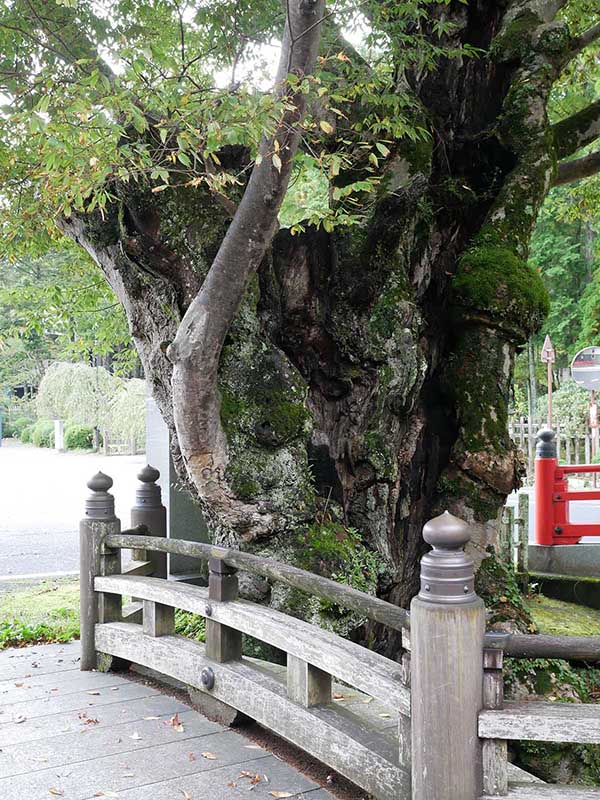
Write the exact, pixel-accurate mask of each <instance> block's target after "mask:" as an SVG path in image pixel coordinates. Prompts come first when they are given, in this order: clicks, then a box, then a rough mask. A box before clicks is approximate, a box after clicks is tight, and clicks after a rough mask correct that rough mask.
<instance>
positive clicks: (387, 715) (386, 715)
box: [379, 712, 392, 717]
mask: <svg viewBox="0 0 600 800" xmlns="http://www.w3.org/2000/svg"><path fill="white" fill-rule="evenodd" d="M379 716H380V717H391V716H392V715H391V714H386V713H385V712H384V713H383V714H380V715H379Z"/></svg>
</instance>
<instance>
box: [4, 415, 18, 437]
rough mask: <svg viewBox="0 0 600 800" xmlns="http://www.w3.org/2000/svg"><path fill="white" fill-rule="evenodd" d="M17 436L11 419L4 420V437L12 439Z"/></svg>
mask: <svg viewBox="0 0 600 800" xmlns="http://www.w3.org/2000/svg"><path fill="white" fill-rule="evenodd" d="M14 436H15V426H14V424H13V423H12V422H11V421H10V420H9V419H3V420H2V438H3V439H11V438H12V437H14Z"/></svg>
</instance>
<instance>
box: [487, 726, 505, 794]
mask: <svg viewBox="0 0 600 800" xmlns="http://www.w3.org/2000/svg"><path fill="white" fill-rule="evenodd" d="M482 757H483V791H484V792H485V793H486V794H488V795H490V796H491V797H503V796H505V795H506V793H507V791H508V771H507V769H506V764H507V760H508V748H507V744H506V739H486V740H485V741H484V742H483V747H482Z"/></svg>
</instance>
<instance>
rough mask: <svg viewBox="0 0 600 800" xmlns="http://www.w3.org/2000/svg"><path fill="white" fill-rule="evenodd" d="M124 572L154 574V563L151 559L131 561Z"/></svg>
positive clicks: (128, 573) (124, 573)
mask: <svg viewBox="0 0 600 800" xmlns="http://www.w3.org/2000/svg"><path fill="white" fill-rule="evenodd" d="M122 572H123V575H152V573H153V572H154V564H153V563H152V562H151V561H130V562H129V564H126V566H124V567H123V570H122Z"/></svg>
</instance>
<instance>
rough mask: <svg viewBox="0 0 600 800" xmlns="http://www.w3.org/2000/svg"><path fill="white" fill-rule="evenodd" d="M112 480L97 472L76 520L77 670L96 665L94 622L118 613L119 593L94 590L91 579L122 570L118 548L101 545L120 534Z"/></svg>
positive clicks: (114, 617) (117, 615) (116, 615)
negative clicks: (78, 631)
mask: <svg viewBox="0 0 600 800" xmlns="http://www.w3.org/2000/svg"><path fill="white" fill-rule="evenodd" d="M112 485H113V480H112V478H110V477H109V476H108V475H104V473H102V472H98V474H97V475H94V477H93V478H91V479H90V480H89V481H88V483H87V486H88V488H89V489H90V490H91V494H90V495H89V496H88V498H87V500H86V504H85V517H84V518H83V519H82V520H81V522H80V523H79V580H80V584H79V586H80V588H79V607H80V615H81V623H80V624H81V662H80V669H82V670H92V669H96V666H97V652H96V645H95V630H94V628H95V625H96V623H97V622H114V621H116V620H118V619H120V616H121V597H120V595H112V594H104V593H97V592H96V591H95V589H94V579H95V578H96V577H98V576H106V575H115V574H118V573H119V572H120V571H121V551H120V550H111V549H108V548H106V547H105V546H104V545H103V540H104V537H105V536H108V535H109V534H113V533H119V532H120V530H121V523H120V521H119V520H118V519H117V517H116V516H115V498H114V497H113V496H112V494H110V492H109V491H108V490H109V489H110V487H111V486H112Z"/></svg>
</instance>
